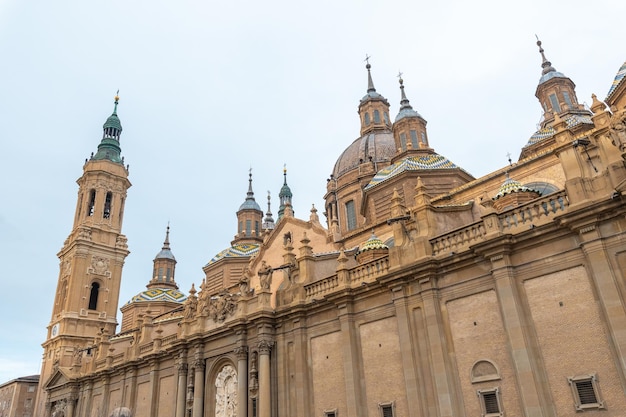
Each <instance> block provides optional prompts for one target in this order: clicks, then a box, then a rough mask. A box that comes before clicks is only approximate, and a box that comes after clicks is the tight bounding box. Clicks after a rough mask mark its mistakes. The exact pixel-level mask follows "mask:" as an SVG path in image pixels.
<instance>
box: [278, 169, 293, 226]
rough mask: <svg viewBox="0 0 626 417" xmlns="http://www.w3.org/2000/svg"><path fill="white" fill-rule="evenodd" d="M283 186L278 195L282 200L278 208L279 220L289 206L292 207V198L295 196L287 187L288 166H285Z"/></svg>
mask: <svg viewBox="0 0 626 417" xmlns="http://www.w3.org/2000/svg"><path fill="white" fill-rule="evenodd" d="M283 178H284V179H283V186H282V187H281V188H280V192H279V193H278V198H280V207H278V220H280V219H281V218H282V217H283V214H284V213H285V208H286V207H287V205H290V206H291V198H292V197H293V194H292V193H291V188H289V185H287V165H286V164H285V165H284V166H283Z"/></svg>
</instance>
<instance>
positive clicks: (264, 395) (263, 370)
mask: <svg viewBox="0 0 626 417" xmlns="http://www.w3.org/2000/svg"><path fill="white" fill-rule="evenodd" d="M273 345H274V342H272V341H270V340H267V339H263V340H260V341H259V417H270V415H271V411H272V407H271V393H270V352H271V350H272V346H273ZM194 417H195V416H194Z"/></svg>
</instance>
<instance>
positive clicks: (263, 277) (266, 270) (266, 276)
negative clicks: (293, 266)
mask: <svg viewBox="0 0 626 417" xmlns="http://www.w3.org/2000/svg"><path fill="white" fill-rule="evenodd" d="M272 272H274V270H273V269H272V267H271V266H269V265H268V264H267V263H266V262H265V261H263V263H262V264H261V268H259V281H260V283H261V288H263V289H264V290H269V289H270V286H271V285H272Z"/></svg>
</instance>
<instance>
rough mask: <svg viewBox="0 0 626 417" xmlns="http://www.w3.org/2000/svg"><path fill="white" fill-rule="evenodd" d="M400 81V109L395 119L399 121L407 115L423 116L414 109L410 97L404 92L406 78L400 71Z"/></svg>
mask: <svg viewBox="0 0 626 417" xmlns="http://www.w3.org/2000/svg"><path fill="white" fill-rule="evenodd" d="M398 82H399V83H400V110H399V111H398V115H397V116H396V120H395V121H396V122H397V121H398V120H400V119H403V118H405V117H422V116H420V114H419V113H418V112H417V111H415V110H414V109H413V107H412V106H411V103H410V102H409V99H408V98H406V93H405V92H404V80H403V79H402V73H401V72H398Z"/></svg>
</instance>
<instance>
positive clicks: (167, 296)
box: [127, 288, 187, 304]
mask: <svg viewBox="0 0 626 417" xmlns="http://www.w3.org/2000/svg"><path fill="white" fill-rule="evenodd" d="M186 299H187V296H186V295H185V294H183V293H182V292H180V291H178V290H177V289H174V288H149V289H147V290H145V291H142V292H140V293H139V294H137V295H136V296H134V297H133V298H131V299H130V301H129V302H128V303H127V304H131V303H142V302H148V301H170V302H174V303H183V302H184V301H185V300H186Z"/></svg>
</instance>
